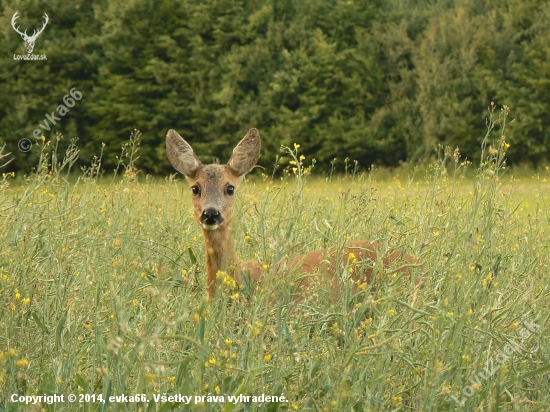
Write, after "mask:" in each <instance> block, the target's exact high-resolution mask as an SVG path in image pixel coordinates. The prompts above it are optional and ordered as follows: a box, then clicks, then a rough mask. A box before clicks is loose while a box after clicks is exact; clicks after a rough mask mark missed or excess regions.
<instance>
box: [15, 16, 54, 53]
mask: <svg viewBox="0 0 550 412" xmlns="http://www.w3.org/2000/svg"><path fill="white" fill-rule="evenodd" d="M18 17H19V10H17V11H16V12H15V14H14V15H13V17H12V19H11V25H12V27H13V29H14V30H15V31H16V32H17V33H19V34H20V35H21V38H22V39H23V40H24V41H25V47H26V48H27V53H29V54H30V53H32V51H33V50H34V42H35V41H36V39H37V38H38V35H39V34H40V33H42V32H43V31H44V28H45V27H46V24H48V21H49V18H48V15H47V14H46V13H44V19H45V20H44V24H43V25H42V28H41V29H40V30H38V31H37V30H34V32H33V33H32V35H31V36H28V35H27V30H25V32H23V33H22V32H21V31H20V30H19V27H16V26H15V21H16V20H17V18H18Z"/></svg>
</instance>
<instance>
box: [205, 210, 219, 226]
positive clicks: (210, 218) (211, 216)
mask: <svg viewBox="0 0 550 412" xmlns="http://www.w3.org/2000/svg"><path fill="white" fill-rule="evenodd" d="M201 222H202V223H206V224H207V225H216V224H218V225H219V224H220V223H222V222H223V217H222V214H221V213H220V212H219V210H217V209H214V208H208V209H205V210H204V211H203V212H202V215H201Z"/></svg>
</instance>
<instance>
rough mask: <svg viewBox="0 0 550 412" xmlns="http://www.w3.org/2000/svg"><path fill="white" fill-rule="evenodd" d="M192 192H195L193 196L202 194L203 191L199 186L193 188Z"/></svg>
mask: <svg viewBox="0 0 550 412" xmlns="http://www.w3.org/2000/svg"><path fill="white" fill-rule="evenodd" d="M191 191H192V192H193V196H198V195H200V194H201V189H200V188H199V187H198V186H191Z"/></svg>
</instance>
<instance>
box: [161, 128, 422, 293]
mask: <svg viewBox="0 0 550 412" xmlns="http://www.w3.org/2000/svg"><path fill="white" fill-rule="evenodd" d="M260 149H261V140H260V134H259V132H258V130H256V129H250V130H249V132H248V133H247V134H246V136H245V137H244V138H243V139H242V140H241V141H240V142H239V144H238V145H237V146H236V147H235V149H234V150H233V155H232V156H231V159H229V162H228V164H226V165H220V164H211V165H206V166H205V165H203V164H202V163H201V162H200V160H199V159H198V158H197V156H196V155H195V153H194V152H193V149H192V148H191V146H190V145H189V144H188V143H187V142H186V141H185V140H183V138H182V137H181V136H180V135H179V134H178V133H177V132H176V131H174V130H169V131H168V134H167V135H166V150H167V153H168V158H169V159H170V162H171V163H172V165H173V166H174V167H175V168H176V169H177V170H178V171H179V172H181V173H182V174H184V175H185V176H186V178H187V180H188V181H189V183H190V185H191V186H192V187H197V188H199V189H200V194H198V195H195V196H193V209H194V214H195V217H196V219H197V221H198V222H199V223H200V224H201V226H202V228H203V236H204V241H205V244H206V271H207V284H208V293H209V295H210V297H214V295H215V293H216V275H217V273H218V271H228V270H229V269H230V268H231V267H234V268H235V269H236V270H235V278H236V281H237V283H238V284H242V275H241V272H243V273H244V274H246V275H247V276H250V278H251V279H252V280H254V281H256V282H259V283H262V282H263V280H264V276H265V271H262V270H263V268H262V266H263V265H262V264H261V263H260V262H250V263H248V264H244V265H243V264H241V263H240V262H239V261H238V259H237V252H236V250H235V247H234V245H233V230H232V228H231V224H232V221H233V215H234V207H235V195H228V192H227V188H228V186H233V187H234V188H235V191H236V190H237V188H238V187H239V184H240V183H241V180H242V178H243V176H244V175H245V174H246V173H248V172H249V171H250V170H252V168H253V167H254V166H255V164H256V162H257V161H258V159H259V157H260ZM207 209H215V210H217V211H218V212H219V213H220V215H221V216H222V217H223V221H222V222H221V223H219V224H217V225H215V227H214V229H212V227H210V226H206V227H205V225H204V224H203V223H201V215H202V214H203V212H204V211H205V210H207ZM384 248H385V245H381V244H378V243H376V242H370V241H367V240H361V241H358V242H353V243H350V244H348V245H347V246H346V247H344V248H341V249H339V250H336V249H335V248H332V249H329V250H324V249H323V250H315V251H313V252H310V253H308V254H306V255H300V256H294V257H291V258H290V259H287V260H285V261H282V262H279V263H278V264H277V267H276V273H278V274H283V275H289V274H291V273H301V274H310V275H315V274H319V275H320V276H322V277H323V278H324V279H325V280H327V281H329V282H330V286H331V289H332V293H333V295H335V296H337V294H338V290H339V282H338V279H337V278H336V277H335V276H334V274H335V273H337V272H338V270H337V265H338V266H340V265H342V267H345V266H347V265H348V263H349V257H350V253H353V254H354V255H355V257H356V258H357V260H358V261H361V262H365V261H372V265H362V267H365V270H364V271H363V272H362V273H354V275H353V280H354V281H355V283H354V288H356V287H358V284H361V283H367V284H368V283H370V282H371V277H372V272H373V267H374V264H375V263H378V262H382V263H383V265H384V266H385V267H389V265H391V264H392V263H393V262H394V261H396V260H398V259H402V260H403V262H405V264H404V265H402V266H401V267H400V268H399V269H397V271H401V272H403V273H405V274H408V273H409V270H410V267H412V266H416V265H415V263H414V262H415V258H414V257H412V256H410V255H405V254H403V253H402V252H401V251H394V252H392V253H390V254H389V255H385V256H384V255H383V254H382V250H383V249H384ZM310 279H311V277H310V276H301V277H299V278H298V281H297V284H296V286H297V287H298V288H306V287H308V286H309V284H310Z"/></svg>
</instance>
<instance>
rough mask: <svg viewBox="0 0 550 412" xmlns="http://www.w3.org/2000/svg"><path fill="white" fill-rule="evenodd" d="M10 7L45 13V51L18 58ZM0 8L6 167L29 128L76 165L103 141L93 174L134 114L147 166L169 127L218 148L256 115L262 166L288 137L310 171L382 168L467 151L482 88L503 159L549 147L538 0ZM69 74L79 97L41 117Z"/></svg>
mask: <svg viewBox="0 0 550 412" xmlns="http://www.w3.org/2000/svg"><path fill="white" fill-rule="evenodd" d="M17 10H19V17H18V19H17V22H16V24H17V25H19V26H20V29H21V30H25V29H27V32H28V33H32V31H33V29H35V28H40V27H41V25H42V23H43V20H44V13H47V15H48V16H49V22H48V25H47V26H46V28H45V29H44V31H43V32H42V33H41V34H40V35H39V36H38V38H37V39H36V44H35V47H34V53H35V54H39V55H45V56H46V59H45V60H23V59H21V58H16V56H15V55H23V54H26V49H25V43H24V42H23V40H22V38H21V36H20V35H19V34H18V33H16V31H15V30H14V29H13V28H12V18H13V16H14V13H15V12H16V11H17ZM0 23H1V25H0V27H2V34H1V36H2V41H1V42H0V76H1V81H0V147H1V146H2V145H3V144H5V145H6V149H5V150H7V151H9V152H11V153H12V154H11V157H12V158H13V161H12V162H11V163H10V164H9V165H8V166H7V168H6V169H5V170H30V168H32V167H33V166H34V165H36V162H37V158H38V155H39V143H40V140H41V139H39V140H38V141H37V139H35V135H36V130H37V129H39V130H43V131H44V133H43V134H44V136H45V138H46V141H50V140H52V139H53V140H55V136H56V132H59V133H62V134H63V136H64V139H63V141H62V143H61V144H62V145H63V144H64V145H65V146H66V145H67V144H68V142H69V140H70V139H71V138H76V137H78V142H77V144H78V146H79V147H80V150H81V151H80V162H81V163H82V164H86V163H89V162H90V161H91V159H92V157H93V156H94V155H98V154H99V153H100V152H101V151H102V150H103V163H102V164H103V167H104V169H105V170H106V171H111V170H112V168H113V167H115V165H116V164H117V163H118V160H117V158H116V156H117V155H120V150H121V149H120V148H121V145H122V143H123V142H124V141H126V140H127V139H128V137H129V136H130V133H131V132H132V130H134V129H138V130H140V131H141V133H142V137H141V147H140V156H141V157H140V159H139V162H138V164H139V167H140V168H142V169H144V170H145V171H147V172H148V173H158V174H161V173H162V174H166V173H167V172H169V171H172V169H171V167H170V165H169V163H168V160H167V159H166V155H165V150H164V137H165V134H166V132H167V130H168V129H170V128H173V129H176V130H177V131H178V132H179V133H180V134H181V135H182V136H183V137H184V138H185V139H186V140H188V141H189V142H190V143H191V144H192V145H193V147H194V149H195V150H196V151H197V153H198V154H199V155H200V157H201V159H203V160H204V161H211V160H213V159H215V158H219V159H220V160H222V161H225V160H227V159H228V158H229V156H230V150H231V148H233V147H234V146H235V144H236V142H237V141H238V140H239V139H240V138H242V136H244V134H245V133H246V131H247V130H248V129H249V128H251V127H257V128H258V129H259V130H260V132H261V135H262V140H263V153H262V158H261V161H260V163H261V164H262V165H264V166H266V167H268V169H270V167H271V165H273V163H274V162H275V157H276V156H277V155H278V154H279V153H280V152H279V147H280V145H282V144H283V145H288V146H291V145H292V144H293V143H294V142H297V143H300V145H301V150H302V151H303V153H304V155H305V156H306V158H308V159H311V158H315V159H317V164H316V169H317V168H320V169H328V168H330V166H331V162H332V161H333V159H334V158H338V159H339V160H338V161H339V162H340V163H341V164H342V163H343V161H344V159H345V158H349V159H352V160H357V161H358V162H359V164H360V165H361V166H362V167H368V166H370V165H371V164H378V165H383V166H395V165H398V164H399V163H400V162H401V161H405V160H412V161H414V160H418V159H424V158H429V157H430V156H433V154H434V153H435V151H436V150H437V148H438V146H439V145H446V146H451V147H452V148H454V147H459V148H460V151H461V153H462V154H463V155H464V156H466V157H468V158H469V159H472V158H473V159H477V156H479V148H480V141H481V138H482V137H483V136H484V135H485V132H486V118H487V115H488V113H487V107H488V106H490V104H491V102H494V104H496V105H497V107H500V106H503V105H507V106H510V108H511V114H512V117H514V118H515V121H514V124H513V127H511V128H510V132H509V135H508V136H507V141H508V142H509V143H510V148H509V149H508V153H507V157H508V163H521V162H526V163H530V164H532V165H534V166H537V165H538V164H541V163H544V162H545V161H546V160H547V158H548V150H549V148H550V127H549V126H550V59H549V57H550V31H549V28H550V4H549V3H548V2H546V1H538V0H489V1H486V0H454V1H452V0H434V1H412V0H409V1H407V0H387V1H381V0H373V1H358V0H343V1H340V0H300V1H295V0H262V1H259V0H250V1H244V0H200V1H199V0H162V1H161V0H133V1H129V2H122V3H121V2H114V1H108V0H97V1H92V2H80V1H73V0H69V1H61V0H54V1H36V0H34V1H29V2H25V3H19V4H18V5H17V6H16V5H14V4H13V2H11V1H8V0H2V1H1V5H0ZM75 89H76V90H78V91H79V92H80V93H81V94H82V98H81V99H80V100H78V101H76V102H75V104H74V105H73V107H71V108H70V111H68V113H66V115H64V116H63V117H62V118H60V120H59V121H56V120H55V118H54V123H55V124H52V122H51V121H50V122H49V123H48V124H47V125H46V124H45V123H44V121H45V120H47V119H48V117H47V116H50V117H51V114H52V113H54V112H55V111H56V110H58V107H59V105H60V104H62V102H63V99H64V96H67V94H68V93H69V92H70V91H71V90H75ZM54 114H55V113H54ZM41 125H42V126H41ZM46 126H48V127H49V130H46ZM33 133H34V135H33ZM22 139H29V140H30V141H31V142H32V143H33V145H34V146H33V148H32V150H30V151H27V152H24V151H22V150H20V149H18V142H20V141H21V140H22ZM103 143H104V144H105V147H104V148H102V144H103Z"/></svg>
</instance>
